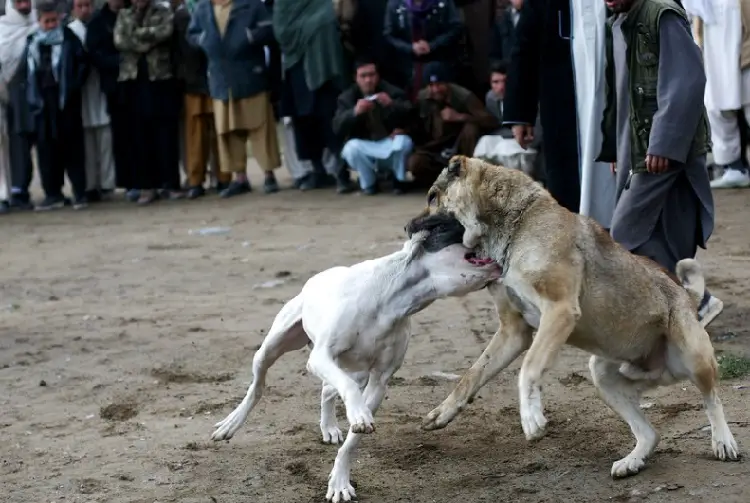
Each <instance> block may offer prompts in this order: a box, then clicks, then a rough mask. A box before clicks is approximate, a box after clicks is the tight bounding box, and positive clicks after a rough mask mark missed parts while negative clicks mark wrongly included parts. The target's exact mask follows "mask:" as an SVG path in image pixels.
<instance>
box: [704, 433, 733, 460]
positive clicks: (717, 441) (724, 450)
mask: <svg viewBox="0 0 750 503" xmlns="http://www.w3.org/2000/svg"><path fill="white" fill-rule="evenodd" d="M727 433H729V435H728V436H725V437H724V438H716V437H714V438H712V439H711V447H712V448H713V451H714V456H716V459H718V460H720V461H737V460H738V459H740V451H739V448H738V447H737V441H735V439H734V436H733V435H732V434H731V432H727Z"/></svg>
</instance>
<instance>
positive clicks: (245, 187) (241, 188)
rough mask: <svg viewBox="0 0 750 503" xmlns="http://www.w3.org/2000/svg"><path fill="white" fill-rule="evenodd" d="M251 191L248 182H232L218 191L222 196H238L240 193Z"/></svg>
mask: <svg viewBox="0 0 750 503" xmlns="http://www.w3.org/2000/svg"><path fill="white" fill-rule="evenodd" d="M251 191H252V187H250V182H236V181H235V182H232V183H230V184H229V187H227V188H226V189H224V190H222V191H221V192H219V195H220V196H221V197H223V198H227V197H234V196H239V195H240V194H247V193H248V192H251Z"/></svg>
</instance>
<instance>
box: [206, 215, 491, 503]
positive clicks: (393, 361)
mask: <svg viewBox="0 0 750 503" xmlns="http://www.w3.org/2000/svg"><path fill="white" fill-rule="evenodd" d="M406 230H407V234H408V235H409V240H408V241H407V242H406V243H405V244H404V246H403V248H402V249H401V250H399V251H397V252H395V253H392V254H390V255H386V256H385V257H381V258H377V259H374V260H366V261H364V262H360V263H359V264H355V265H353V266H350V267H333V268H331V269H328V270H326V271H323V272H321V273H318V274H316V275H315V276H313V277H312V278H310V279H309V280H308V281H307V282H306V283H305V285H304V286H303V287H302V291H301V292H300V294H299V295H297V296H296V297H294V298H293V299H292V300H290V301H289V302H287V303H286V304H285V305H284V307H283V308H282V309H281V311H280V312H279V314H278V315H276V319H275V320H274V322H273V325H272V326H271V329H270V330H269V332H268V336H267V337H266V338H265V340H264V341H263V344H261V346H260V348H259V349H258V351H257V352H256V353H255V356H254V357H253V382H252V384H251V385H250V387H249V389H248V390H247V394H246V395H245V398H244V399H243V400H242V402H241V403H240V405H239V406H237V408H236V409H235V410H234V411H232V413H230V414H229V415H228V416H227V417H226V418H225V419H224V420H222V421H220V422H218V423H217V424H216V431H214V433H213V435H212V437H211V438H213V439H214V440H227V439H230V438H232V436H233V435H234V434H235V433H236V432H237V430H238V429H239V428H240V426H242V424H243V423H244V422H245V420H246V419H247V416H248V414H249V413H250V411H251V410H252V409H253V408H254V407H255V406H256V405H257V403H258V402H259V401H260V399H261V396H262V395H263V387H264V386H265V379H266V373H267V372H268V369H269V367H271V365H273V364H274V362H276V360H277V359H278V358H279V357H280V356H281V355H283V354H284V353H287V352H289V351H294V350H297V349H301V348H303V347H305V346H311V347H312V350H311V351H310V357H309V359H308V361H307V369H308V370H309V371H310V372H311V373H312V374H314V375H315V376H317V377H318V378H319V379H320V380H321V381H323V390H322V393H321V414H320V429H321V432H322V434H323V441H324V442H326V443H333V444H336V443H339V442H341V441H342V435H341V431H340V430H339V428H338V425H337V422H336V417H335V412H334V402H335V399H336V396H337V395H338V396H340V397H341V398H342V400H343V401H344V405H345V407H346V415H347V419H348V421H349V425H350V428H349V434H348V435H347V436H346V441H345V442H344V444H343V445H342V446H341V448H340V449H339V451H338V455H337V456H336V461H335V462H334V465H333V470H332V471H331V474H330V476H329V479H328V491H327V493H326V498H327V499H328V500H331V501H333V502H334V503H336V502H339V501H350V500H351V499H352V498H354V497H355V492H354V488H353V487H352V485H351V483H350V479H349V474H350V470H351V463H352V460H353V459H352V458H353V456H354V453H355V451H356V449H357V446H358V445H359V442H360V440H361V438H362V434H363V433H372V432H373V431H375V423H374V421H373V414H374V413H375V412H376V411H377V409H378V407H379V406H380V403H381V401H382V400H383V397H384V396H385V392H386V388H387V384H388V380H389V379H390V378H391V377H392V376H393V375H394V374H395V372H396V371H397V370H398V369H399V368H400V367H401V364H402V363H403V361H404V355H405V354H406V349H407V346H408V344H409V339H410V337H411V321H410V317H411V315H413V314H415V313H417V312H419V311H421V310H423V309H424V308H426V307H427V306H429V305H430V304H432V302H434V301H435V300H437V299H440V298H444V297H449V296H451V297H458V296H463V295H466V294H468V293H470V292H473V291H476V290H480V289H482V288H484V287H485V286H487V284H488V283H490V282H492V281H494V280H496V279H498V278H499V277H500V273H501V271H500V268H499V267H498V265H497V264H496V263H495V262H494V261H492V260H489V259H480V258H478V257H477V256H476V255H475V254H474V253H473V252H471V251H470V250H469V249H468V248H465V247H464V246H463V245H462V244H461V241H462V239H463V235H464V228H463V227H462V226H461V224H459V223H458V221H457V220H456V219H455V218H453V217H450V216H444V215H436V216H430V217H425V218H417V219H414V220H413V221H411V222H410V223H409V224H408V225H407V229H406Z"/></svg>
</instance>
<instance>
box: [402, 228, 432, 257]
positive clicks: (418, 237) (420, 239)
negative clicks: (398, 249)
mask: <svg viewBox="0 0 750 503" xmlns="http://www.w3.org/2000/svg"><path fill="white" fill-rule="evenodd" d="M429 235H430V231H419V232H415V233H414V234H412V235H411V239H409V241H407V242H406V243H404V251H405V252H407V253H408V254H409V260H413V259H415V258H417V257H418V256H419V255H420V254H421V253H422V252H423V251H424V247H423V246H422V243H424V240H425V239H427V237H428V236H429Z"/></svg>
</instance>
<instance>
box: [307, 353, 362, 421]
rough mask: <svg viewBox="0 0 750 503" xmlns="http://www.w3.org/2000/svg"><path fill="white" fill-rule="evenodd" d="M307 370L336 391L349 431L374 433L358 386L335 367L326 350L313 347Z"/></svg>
mask: <svg viewBox="0 0 750 503" xmlns="http://www.w3.org/2000/svg"><path fill="white" fill-rule="evenodd" d="M307 369H308V370H309V371H310V372H311V373H312V374H314V375H315V376H316V377H318V379H320V380H321V381H323V382H325V383H328V384H330V385H331V386H333V387H334V388H335V389H336V391H337V392H338V394H339V396H340V397H341V399H342V400H343V401H344V406H345V407H346V417H347V419H348V420H349V425H350V428H351V431H353V432H355V433H372V432H373V431H375V424H374V420H373V418H372V412H371V411H370V409H369V408H368V407H367V404H366V403H365V399H364V397H363V396H362V392H361V391H360V388H359V384H358V383H357V382H356V381H355V380H354V379H352V377H351V376H349V375H348V374H347V373H346V372H344V371H343V370H341V368H339V366H338V365H336V362H335V361H334V360H333V358H332V357H331V355H330V354H329V353H328V352H327V349H325V348H324V347H323V346H315V347H314V348H313V350H312V351H311V352H310V358H309V359H308V360H307Z"/></svg>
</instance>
